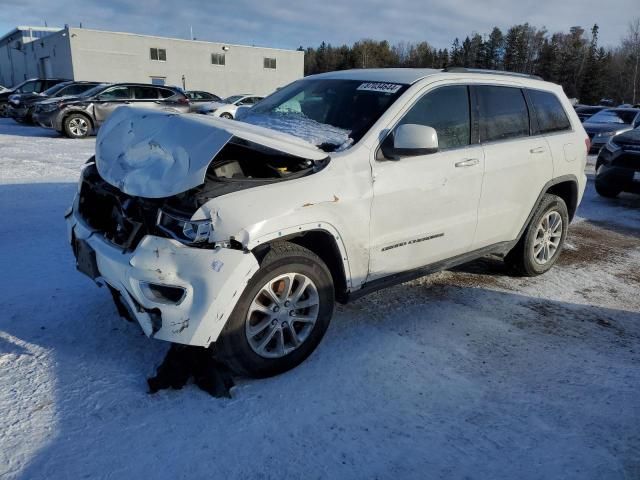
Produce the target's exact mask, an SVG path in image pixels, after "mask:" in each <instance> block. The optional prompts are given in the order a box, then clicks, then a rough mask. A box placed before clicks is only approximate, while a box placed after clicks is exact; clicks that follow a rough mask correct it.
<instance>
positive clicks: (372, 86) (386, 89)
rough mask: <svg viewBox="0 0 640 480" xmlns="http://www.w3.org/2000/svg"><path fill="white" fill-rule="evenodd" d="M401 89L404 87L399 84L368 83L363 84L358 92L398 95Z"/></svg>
mask: <svg viewBox="0 0 640 480" xmlns="http://www.w3.org/2000/svg"><path fill="white" fill-rule="evenodd" d="M401 88H402V85H398V84H397V83H382V82H366V83H363V84H361V85H360V86H359V87H358V88H357V90H361V91H366V92H381V93H396V92H397V91H398V90H400V89H401Z"/></svg>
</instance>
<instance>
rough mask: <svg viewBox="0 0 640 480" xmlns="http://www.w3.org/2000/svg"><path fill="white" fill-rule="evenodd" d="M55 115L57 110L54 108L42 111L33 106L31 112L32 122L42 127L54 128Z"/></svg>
mask: <svg viewBox="0 0 640 480" xmlns="http://www.w3.org/2000/svg"><path fill="white" fill-rule="evenodd" d="M56 116H57V112H56V111H55V110H54V111H51V112H43V111H40V110H39V109H38V108H35V109H34V111H33V113H32V114H31V118H32V119H33V122H34V123H37V124H38V125H40V126H41V127H43V128H56Z"/></svg>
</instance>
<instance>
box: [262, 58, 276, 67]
mask: <svg viewBox="0 0 640 480" xmlns="http://www.w3.org/2000/svg"><path fill="white" fill-rule="evenodd" d="M264 68H273V69H275V68H276V59H275V58H267V57H265V58H264Z"/></svg>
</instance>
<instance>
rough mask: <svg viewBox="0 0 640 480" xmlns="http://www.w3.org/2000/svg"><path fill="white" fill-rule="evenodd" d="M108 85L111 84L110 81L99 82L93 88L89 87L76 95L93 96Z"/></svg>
mask: <svg viewBox="0 0 640 480" xmlns="http://www.w3.org/2000/svg"><path fill="white" fill-rule="evenodd" d="M109 85H111V84H110V83H101V84H100V85H96V86H95V87H93V88H90V89H89V90H87V91H86V92H82V93H81V94H80V95H78V96H79V97H84V98H87V97H93V96H94V95H96V94H98V93H100V92H101V91H102V90H104V89H105V88H107V87H108V86H109Z"/></svg>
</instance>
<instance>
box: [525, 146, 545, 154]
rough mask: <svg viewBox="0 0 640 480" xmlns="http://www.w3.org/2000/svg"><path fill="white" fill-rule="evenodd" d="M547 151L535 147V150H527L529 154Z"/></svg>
mask: <svg viewBox="0 0 640 480" xmlns="http://www.w3.org/2000/svg"><path fill="white" fill-rule="evenodd" d="M546 151H547V149H546V148H544V147H537V148H532V149H531V150H529V153H544V152H546Z"/></svg>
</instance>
